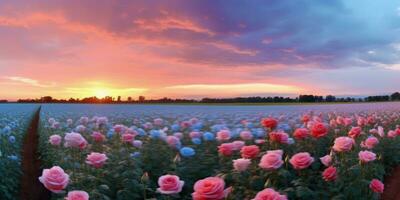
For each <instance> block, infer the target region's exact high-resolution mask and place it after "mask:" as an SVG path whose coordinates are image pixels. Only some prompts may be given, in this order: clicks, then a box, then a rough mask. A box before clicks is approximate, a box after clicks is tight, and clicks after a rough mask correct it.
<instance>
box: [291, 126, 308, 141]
mask: <svg viewBox="0 0 400 200" xmlns="http://www.w3.org/2000/svg"><path fill="white" fill-rule="evenodd" d="M308 134H309V133H308V129H306V128H298V129H296V130H295V131H294V133H293V137H294V138H296V139H298V140H302V139H305V138H306V137H308Z"/></svg>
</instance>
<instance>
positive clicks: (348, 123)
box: [344, 117, 353, 126]
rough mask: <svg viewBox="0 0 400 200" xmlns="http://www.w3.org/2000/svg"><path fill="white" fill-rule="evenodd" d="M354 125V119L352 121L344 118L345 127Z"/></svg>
mask: <svg viewBox="0 0 400 200" xmlns="http://www.w3.org/2000/svg"><path fill="white" fill-rule="evenodd" d="M352 123H353V119H351V118H350V117H346V118H344V125H345V126H350V125H351V124H352Z"/></svg>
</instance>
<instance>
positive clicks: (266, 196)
mask: <svg viewBox="0 0 400 200" xmlns="http://www.w3.org/2000/svg"><path fill="white" fill-rule="evenodd" d="M253 200H287V197H286V195H281V194H279V192H277V191H275V190H273V189H271V188H266V189H264V190H262V191H260V192H258V193H257V195H256V197H254V199H253Z"/></svg>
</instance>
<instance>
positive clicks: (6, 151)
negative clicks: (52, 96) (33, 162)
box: [0, 105, 36, 199]
mask: <svg viewBox="0 0 400 200" xmlns="http://www.w3.org/2000/svg"><path fill="white" fill-rule="evenodd" d="M35 108H36V106H33V105H23V106H20V105H19V106H13V105H12V106H10V105H0V147H1V148H0V177H1V178H0V197H1V198H0V199H15V196H16V195H17V194H18V190H19V184H20V182H19V179H20V176H21V156H20V153H21V146H22V142H23V138H24V135H25V133H26V131H27V128H28V123H29V121H30V119H31V117H32V113H33V111H34V109H35Z"/></svg>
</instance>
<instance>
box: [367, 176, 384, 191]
mask: <svg viewBox="0 0 400 200" xmlns="http://www.w3.org/2000/svg"><path fill="white" fill-rule="evenodd" d="M369 188H371V190H372V191H374V192H376V193H383V190H384V189H385V185H384V184H383V183H382V182H381V181H380V180H378V179H372V181H371V183H370V184H369Z"/></svg>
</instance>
